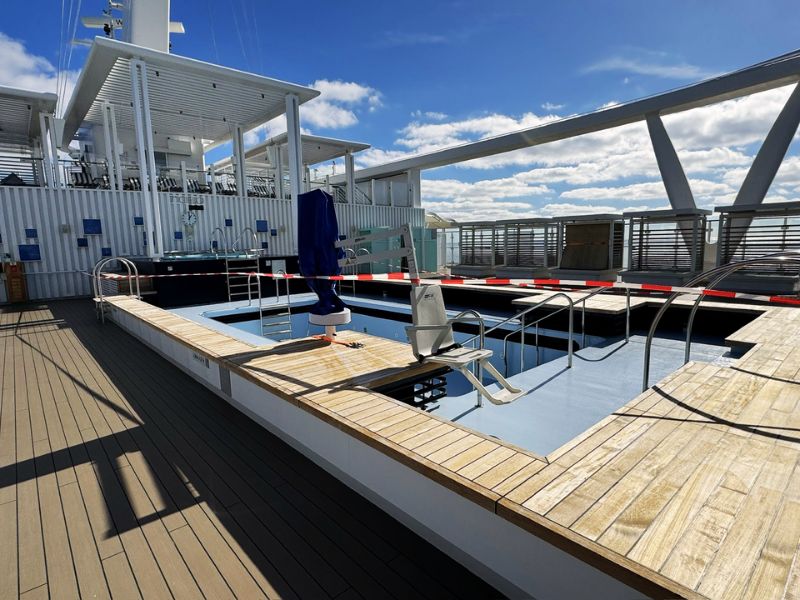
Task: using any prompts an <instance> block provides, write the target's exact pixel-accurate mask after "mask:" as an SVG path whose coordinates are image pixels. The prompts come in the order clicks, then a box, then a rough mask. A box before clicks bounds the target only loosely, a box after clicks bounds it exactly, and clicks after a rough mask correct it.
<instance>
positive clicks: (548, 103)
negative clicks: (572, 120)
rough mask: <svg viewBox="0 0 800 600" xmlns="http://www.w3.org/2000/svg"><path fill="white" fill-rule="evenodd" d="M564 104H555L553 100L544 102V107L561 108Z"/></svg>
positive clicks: (551, 109) (546, 108) (545, 108)
mask: <svg viewBox="0 0 800 600" xmlns="http://www.w3.org/2000/svg"><path fill="white" fill-rule="evenodd" d="M564 106H565V105H564V104H554V103H552V102H545V103H544V104H542V108H543V109H544V110H547V111H554V110H561V109H562V108H564Z"/></svg>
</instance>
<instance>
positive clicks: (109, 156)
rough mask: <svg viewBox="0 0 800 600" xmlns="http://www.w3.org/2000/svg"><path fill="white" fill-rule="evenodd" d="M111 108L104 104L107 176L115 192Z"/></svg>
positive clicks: (104, 141) (115, 180) (110, 186)
mask: <svg viewBox="0 0 800 600" xmlns="http://www.w3.org/2000/svg"><path fill="white" fill-rule="evenodd" d="M110 106H111V105H110V104H109V103H108V102H104V103H103V145H105V147H106V176H107V177H108V185H109V189H112V190H113V189H116V187H117V177H116V170H115V168H114V148H113V147H112V141H111V125H110V123H109V119H110V116H111V115H110V114H109V112H110V110H109V109H110Z"/></svg>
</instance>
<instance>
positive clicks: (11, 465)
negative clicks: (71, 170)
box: [0, 300, 496, 600]
mask: <svg viewBox="0 0 800 600" xmlns="http://www.w3.org/2000/svg"><path fill="white" fill-rule="evenodd" d="M173 324H174V323H173ZM184 330H185V333H187V334H188V335H191V333H192V332H196V329H195V328H194V327H187V328H184ZM206 333H207V334H208V332H206ZM196 341H197V343H208V342H213V341H217V342H218V349H219V350H220V351H224V352H239V351H242V350H252V349H253V348H252V347H247V348H244V347H242V346H241V345H240V344H239V343H238V342H235V341H231V340H223V339H221V338H219V337H216V334H214V333H213V332H211V333H210V334H208V335H206V336H203V335H199V336H198V337H197V338H196ZM254 360H255V359H254ZM255 362H257V361H255ZM474 594H478V595H482V596H496V592H495V591H494V590H492V589H491V588H489V587H488V586H487V585H486V584H485V583H483V582H482V581H481V580H479V579H477V578H476V577H475V576H473V575H472V574H471V573H469V572H468V571H466V570H465V569H464V568H462V567H461V566H459V565H457V564H456V563H455V562H454V561H452V560H450V559H449V558H448V557H447V556H445V555H443V554H442V553H441V552H439V551H438V550H436V549H435V548H433V547H432V546H430V545H429V544H428V543H427V542H425V541H424V540H422V539H421V538H419V537H418V536H416V535H415V534H413V533H412V532H410V531H409V530H408V529H406V528H405V527H403V526H401V525H400V524H399V523H397V522H396V521H395V520H394V519H392V518H390V517H388V516H387V515H386V514H385V513H383V512H381V511H380V510H378V509H377V508H375V507H374V506H373V505H372V504H370V503H369V502H367V501H366V500H364V499H363V498H362V497H361V496H359V495H358V494H356V493H354V492H352V491H351V490H350V489H349V488H347V487H345V486H344V485H343V484H341V483H339V482H338V481H336V480H335V479H334V478H333V477H331V476H330V475H328V474H327V473H326V472H324V471H323V470H322V469H320V468H318V467H317V466H316V465H314V464H313V463H311V462H310V461H309V460H307V459H305V458H304V457H302V456H301V455H300V454H299V453H297V452H296V451H294V450H293V449H291V448H289V447H288V446H287V445H286V444H284V443H283V442H281V441H280V440H278V439H277V438H275V437H274V436H273V435H271V434H270V433H268V432H267V431H265V430H264V429H263V428H262V427H260V426H259V425H257V424H256V423H254V422H252V421H251V420H249V419H248V418H247V417H245V416H244V415H242V414H241V413H239V412H238V411H236V410H235V409H233V408H232V407H230V406H229V405H228V404H227V403H225V402H224V401H222V400H221V399H219V398H218V397H217V396H215V395H214V394H213V393H211V392H210V391H209V390H207V389H206V388H205V387H203V386H202V385H200V384H199V383H197V382H196V381H194V380H193V379H191V378H190V377H189V376H188V375H185V374H184V373H182V372H181V371H180V370H179V369H177V368H176V367H174V366H173V365H171V364H169V363H168V362H167V361H165V360H164V359H163V358H161V357H160V356H158V355H157V354H156V353H154V352H152V351H150V350H149V349H148V348H147V347H146V346H144V345H143V344H142V343H140V342H139V341H137V340H136V339H134V338H133V337H132V336H129V335H127V334H125V333H124V332H123V331H122V330H121V329H119V328H117V327H115V326H113V325H110V324H107V325H105V326H101V325H100V324H99V323H97V322H96V321H95V317H94V314H93V310H92V307H91V302H89V301H87V300H77V301H59V302H52V303H49V304H40V305H31V306H22V307H20V306H7V307H3V308H0V598H3V599H6V598H15V597H18V596H19V597H23V598H26V599H35V598H47V597H53V598H108V597H110V596H114V597H116V598H124V599H126V600H127V599H128V598H140V597H144V598H156V599H163V598H173V597H174V598H181V599H182V598H203V597H205V598H209V599H214V600H216V599H218V598H232V597H238V598H247V599H250V598H264V597H269V598H276V597H285V598H332V597H336V598H342V599H348V598H360V597H365V598H383V597H396V598H411V597H419V598H433V599H438V598H463V597H467V596H470V595H474Z"/></svg>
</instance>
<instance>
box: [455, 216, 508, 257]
mask: <svg viewBox="0 0 800 600" xmlns="http://www.w3.org/2000/svg"><path fill="white" fill-rule="evenodd" d="M460 231H461V235H460V237H461V261H460V263H461V264H462V265H476V266H486V265H498V264H503V254H502V250H501V248H502V239H500V240H499V243H497V242H498V240H497V237H496V231H495V228H494V226H493V225H491V224H489V225H464V226H462V227H461V230H460ZM499 237H500V238H502V235H500V236H499Z"/></svg>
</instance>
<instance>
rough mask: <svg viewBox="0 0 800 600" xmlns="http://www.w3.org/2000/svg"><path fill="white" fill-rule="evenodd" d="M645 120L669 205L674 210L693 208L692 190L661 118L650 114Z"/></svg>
mask: <svg viewBox="0 0 800 600" xmlns="http://www.w3.org/2000/svg"><path fill="white" fill-rule="evenodd" d="M646 118H647V131H649V132H650V141H651V142H652V144H653V151H654V152H655V154H656V162H657V163H658V170H659V171H660V172H661V179H662V180H663V182H664V187H665V188H666V190H667V198H669V203H670V205H671V206H672V208H674V209H681V208H695V207H696V205H695V203H694V196H693V195H692V189H691V188H690V187H689V181H688V180H687V179H686V174H685V173H684V171H683V167H682V166H681V161H680V159H679V158H678V153H677V152H675V147H674V146H673V145H672V140H670V139H669V134H668V133H667V130H666V129H665V128H664V123H663V122H662V121H661V117H659V116H658V115H657V114H656V113H651V114H649V115H647V117H646Z"/></svg>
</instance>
